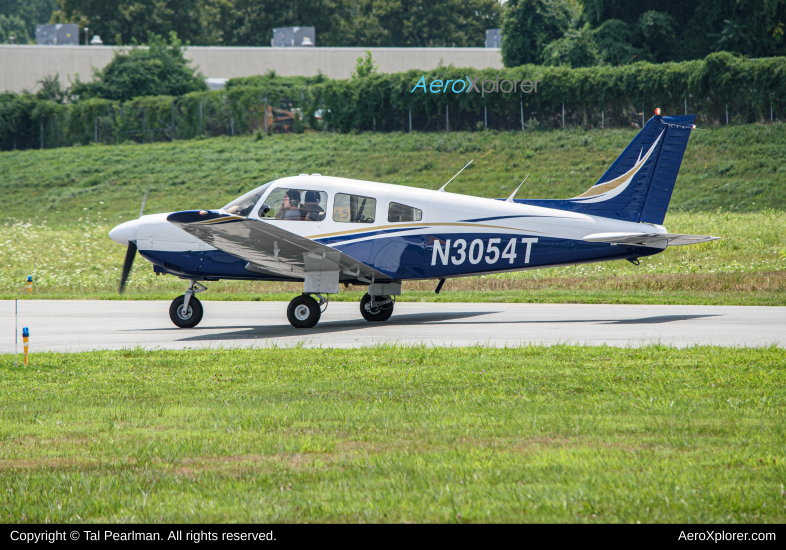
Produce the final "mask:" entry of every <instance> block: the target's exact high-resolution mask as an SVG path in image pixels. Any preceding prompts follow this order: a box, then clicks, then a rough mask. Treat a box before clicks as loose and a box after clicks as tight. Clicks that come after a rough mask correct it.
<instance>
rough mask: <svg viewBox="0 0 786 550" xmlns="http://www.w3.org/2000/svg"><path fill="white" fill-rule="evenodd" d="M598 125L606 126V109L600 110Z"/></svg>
mask: <svg viewBox="0 0 786 550" xmlns="http://www.w3.org/2000/svg"><path fill="white" fill-rule="evenodd" d="M600 127H601V129H603V128H605V127H606V109H604V110H602V111H601V112H600Z"/></svg>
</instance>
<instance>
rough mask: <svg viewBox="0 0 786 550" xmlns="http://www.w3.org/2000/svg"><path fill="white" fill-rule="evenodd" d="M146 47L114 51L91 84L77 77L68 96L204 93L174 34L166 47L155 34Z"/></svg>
mask: <svg viewBox="0 0 786 550" xmlns="http://www.w3.org/2000/svg"><path fill="white" fill-rule="evenodd" d="M148 44H149V47H148V48H139V47H136V46H135V47H133V48H131V49H130V50H127V51H121V50H117V51H116V52H115V56H114V58H113V59H112V61H110V62H109V64H108V65H106V66H105V67H104V68H102V69H99V70H96V71H95V72H94V74H93V81H92V82H82V81H80V80H79V79H78V78H77V80H76V82H74V84H73V86H72V87H71V94H72V95H73V96H74V97H78V98H79V99H89V98H93V97H99V98H104V99H112V100H129V99H132V98H134V97H139V96H150V95H174V96H179V95H183V94H187V93H189V92H196V91H201V90H207V84H205V80H204V78H203V77H202V75H201V74H197V73H195V71H194V69H192V68H191V67H190V66H189V64H188V61H187V60H186V59H185V57H183V46H182V44H181V42H180V41H179V40H178V38H177V34H176V33H175V32H174V31H173V32H172V33H170V44H167V43H166V42H165V41H164V40H163V39H162V38H161V37H159V36H156V35H150V37H149V38H148Z"/></svg>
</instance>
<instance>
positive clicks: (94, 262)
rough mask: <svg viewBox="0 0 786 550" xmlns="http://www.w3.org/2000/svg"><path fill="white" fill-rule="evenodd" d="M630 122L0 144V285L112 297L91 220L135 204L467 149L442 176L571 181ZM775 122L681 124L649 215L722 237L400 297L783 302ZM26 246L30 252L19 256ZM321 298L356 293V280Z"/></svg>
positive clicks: (562, 193) (379, 177)
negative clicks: (25, 147)
mask: <svg viewBox="0 0 786 550" xmlns="http://www.w3.org/2000/svg"><path fill="white" fill-rule="evenodd" d="M635 134H636V131H635V130H585V129H581V128H574V129H567V130H560V131H544V132H477V133H462V132H457V133H451V134H448V135H444V134H441V133H431V134H422V133H413V134H395V133H394V134H374V133H366V134H357V135H354V134H353V135H338V134H328V133H321V134H304V135H289V136H286V135H277V136H273V137H270V138H265V139H262V140H259V141H256V140H254V139H252V138H247V137H243V138H233V139H229V138H219V139H211V140H193V141H180V142H174V143H158V144H148V145H130V144H129V145H120V146H89V147H73V148H62V149H53V150H44V151H36V150H30V151H14V152H3V153H0V174H2V175H0V191H2V193H3V197H4V200H5V203H4V208H3V212H2V215H0V223H2V224H3V238H2V242H0V298H5V299H8V298H14V297H17V296H20V293H21V295H22V296H24V295H25V289H26V287H25V285H24V280H25V279H26V277H27V276H28V275H35V277H36V281H37V284H36V287H37V291H38V294H37V295H36V296H38V297H45V298H117V294H116V288H117V283H118V280H119V275H120V267H121V265H122V261H123V260H122V258H123V255H124V254H125V250H124V249H123V247H121V246H119V245H116V244H115V243H113V242H111V241H110V240H109V239H108V237H107V233H108V231H109V229H111V227H113V226H114V225H116V224H117V223H119V222H122V221H125V220H128V219H133V218H135V217H137V216H138V212H139V204H140V202H141V198H142V196H143V194H144V191H145V189H147V188H148V187H150V188H151V193H150V197H149V200H148V203H147V207H146V212H147V213H155V212H166V211H173V210H183V209H191V208H216V207H219V206H221V205H223V204H226V203H227V202H229V201H230V200H232V199H233V198H235V197H237V196H238V195H240V194H241V193H243V192H245V191H247V190H249V189H251V188H253V187H255V186H258V185H260V184H262V183H264V182H266V181H270V180H272V179H274V178H275V174H276V173H278V175H279V176H286V175H294V174H299V173H303V172H306V173H312V172H319V173H322V174H326V175H334V176H342V177H349V178H356V179H368V180H374V181H384V182H389V183H397V184H402V185H411V186H416V187H424V188H430V189H437V188H439V186H441V185H442V184H443V183H444V182H445V181H447V180H448V179H449V178H450V177H451V176H452V175H453V174H454V173H455V172H456V171H457V170H458V169H459V168H460V167H461V166H463V165H464V164H466V162H467V161H468V160H469V159H470V158H472V159H474V160H475V162H474V163H473V164H472V165H470V167H469V168H468V169H467V170H466V171H465V172H464V173H462V175H461V176H460V177H459V178H457V179H456V180H455V181H454V182H452V183H451V187H450V188H449V190H450V191H453V192H456V193H465V194H470V195H476V196H482V197H504V196H507V195H508V194H509V193H510V192H511V191H512V190H513V189H514V188H515V186H516V185H518V183H519V182H520V181H521V180H522V179H523V177H524V175H525V174H527V173H530V174H531V176H530V178H529V180H527V183H526V185H525V186H524V187H522V189H521V190H520V192H519V196H520V197H529V198H559V197H570V196H575V195H577V194H579V193H581V192H583V191H584V190H586V189H587V188H588V187H589V186H591V185H592V184H593V183H594V182H595V181H596V180H597V178H598V177H600V175H601V174H603V172H604V171H605V170H606V169H607V168H608V166H609V165H610V164H611V162H613V160H614V159H615V158H616V157H617V155H618V154H619V153H620V152H621V151H622V150H623V148H624V147H625V146H626V144H627V143H628V142H629V141H630V140H631V139H632V138H633V137H634V136H635ZM785 143H786V125H784V124H781V123H777V124H770V125H758V124H756V125H745V126H732V127H722V128H713V129H709V130H706V131H701V132H694V134H693V135H692V136H691V139H690V143H689V146H688V149H687V150H686V153H685V158H684V161H683V164H682V169H681V171H680V176H679V179H678V181H677V185H676V189H675V192H674V196H673V199H672V202H671V208H670V212H669V214H668V215H667V217H666V221H665V225H666V226H667V228H668V229H669V230H670V231H671V232H674V233H692V234H713V235H717V236H720V237H723V240H722V241H719V242H714V243H708V244H703V245H698V246H688V247H680V248H672V249H669V250H668V251H667V252H666V253H664V254H660V255H658V256H655V257H653V258H649V259H645V260H643V261H642V265H641V266H639V267H634V266H632V265H630V264H628V263H627V262H613V263H607V264H591V265H584V266H577V267H570V268H560V269H552V270H545V271H532V272H527V273H519V274H506V275H500V276H496V275H495V276H487V277H485V278H470V279H466V280H451V281H449V282H448V283H447V284H446V285H445V287H444V289H443V292H442V293H441V294H440V295H439V296H435V295H434V294H433V288H434V287H435V285H436V283H435V282H430V281H429V282H422V283H410V284H407V285H406V286H405V292H406V293H405V295H404V296H403V297H402V299H403V300H420V301H431V300H451V301H493V302H496V301H519V302H543V301H548V302H581V303H696V304H751V305H754V304H755V305H784V302H786V292H784V278H783V277H784V266H785V265H786V241H785V240H784V239H785V237H784V236H783V235H784V231H783V228H784V227H785V226H786V224H785V223H784V222H786V218H784V214H783V213H782V209H783V208H784V206H786V147H785V146H784V144H785ZM34 262H35V265H34ZM209 287H210V292H209V293H205V294H202V295H200V298H204V299H208V300H209V299H242V300H260V299H261V300H271V299H274V300H289V299H291V297H292V296H293V295H296V294H299V293H300V292H302V285H299V284H268V283H247V282H244V283H233V282H221V283H217V284H211V285H209ZM183 290H184V283H183V282H182V281H179V280H177V279H175V278H173V277H155V276H154V275H153V273H152V271H151V269H150V266H149V264H147V262H145V261H144V260H142V259H140V258H138V259H137V264H136V267H135V268H134V271H133V273H132V276H131V280H130V282H129V285H128V291H127V293H126V295H125V297H126V298H132V299H133V298H141V299H150V298H173V297H174V296H177V295H179V294H182V293H183ZM342 290H343V292H342V293H341V294H339V295H337V296H334V299H338V300H359V299H360V296H361V295H362V293H363V292H364V290H363V289H357V288H349V289H342Z"/></svg>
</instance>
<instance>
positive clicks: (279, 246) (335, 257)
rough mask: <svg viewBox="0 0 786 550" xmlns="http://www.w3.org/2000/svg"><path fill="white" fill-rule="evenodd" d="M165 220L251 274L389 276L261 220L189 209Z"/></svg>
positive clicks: (378, 277)
mask: <svg viewBox="0 0 786 550" xmlns="http://www.w3.org/2000/svg"><path fill="white" fill-rule="evenodd" d="M167 221H169V222H170V223H172V224H174V225H176V226H177V227H179V228H180V229H182V230H183V231H185V232H186V233H188V234H190V235H193V236H194V237H196V238H197V239H199V240H201V241H204V242H206V243H207V244H209V245H210V246H213V247H215V248H217V249H219V250H223V251H224V252H227V253H228V254H232V255H233V256H237V257H238V258H241V259H243V260H246V261H247V262H249V265H248V266H246V269H248V270H249V271H253V272H255V273H262V274H271V275H280V276H284V277H293V278H298V279H303V278H305V274H306V273H307V272H325V271H339V272H340V273H341V275H340V277H341V278H343V279H347V280H354V279H358V278H361V279H362V278H365V279H369V280H387V279H389V277H388V276H386V275H385V274H383V273H380V272H379V271H377V270H376V269H373V268H371V267H369V266H367V265H366V264H364V263H362V262H359V261H357V260H355V259H354V258H352V257H350V256H347V255H346V254H344V253H342V252H340V251H338V250H336V249H335V248H331V247H329V246H326V245H323V244H320V243H317V242H315V241H312V240H311V239H308V238H306V237H302V236H300V235H297V234H295V233H292V232H291V231H287V230H286V229H282V228H280V227H278V226H276V225H273V224H271V223H268V222H265V221H264V220H254V219H249V218H243V217H241V216H232V215H228V214H220V213H217V212H207V211H204V210H202V211H194V210H190V211H186V212H175V213H174V214H170V215H169V216H167Z"/></svg>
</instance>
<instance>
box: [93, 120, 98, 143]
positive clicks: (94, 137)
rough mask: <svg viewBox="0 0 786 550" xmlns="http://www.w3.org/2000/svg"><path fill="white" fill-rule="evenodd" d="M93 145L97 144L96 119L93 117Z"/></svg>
mask: <svg viewBox="0 0 786 550" xmlns="http://www.w3.org/2000/svg"><path fill="white" fill-rule="evenodd" d="M93 143H98V117H97V116H94V117H93Z"/></svg>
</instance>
